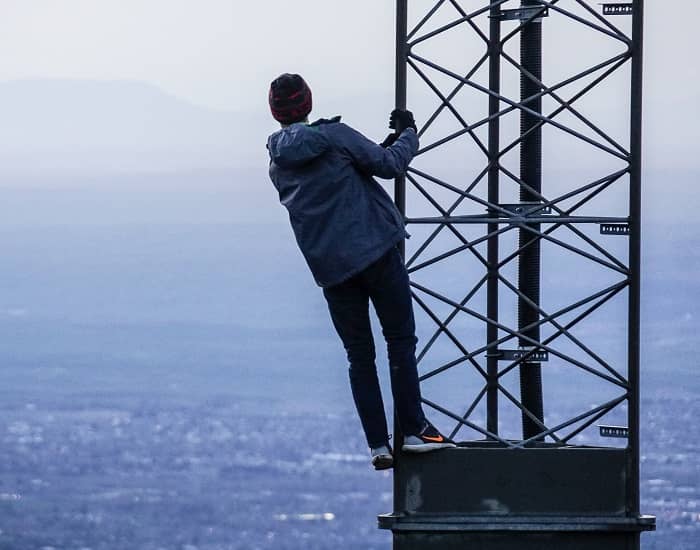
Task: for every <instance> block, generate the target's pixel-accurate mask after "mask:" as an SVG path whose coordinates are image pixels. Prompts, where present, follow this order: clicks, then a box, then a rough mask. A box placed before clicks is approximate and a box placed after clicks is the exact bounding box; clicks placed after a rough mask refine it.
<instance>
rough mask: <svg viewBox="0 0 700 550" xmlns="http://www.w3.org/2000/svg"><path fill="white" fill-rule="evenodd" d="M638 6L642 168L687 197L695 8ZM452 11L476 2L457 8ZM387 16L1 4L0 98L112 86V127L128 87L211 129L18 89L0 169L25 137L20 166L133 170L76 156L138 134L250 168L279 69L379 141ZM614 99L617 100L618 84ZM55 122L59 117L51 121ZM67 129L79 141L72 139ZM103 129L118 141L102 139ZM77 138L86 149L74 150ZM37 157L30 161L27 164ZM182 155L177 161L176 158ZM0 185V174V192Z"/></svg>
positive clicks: (175, 5)
mask: <svg viewBox="0 0 700 550" xmlns="http://www.w3.org/2000/svg"><path fill="white" fill-rule="evenodd" d="M432 3H433V2H430V1H428V0H411V1H410V2H409V6H411V9H413V10H414V11H413V13H418V11H420V10H421V9H422V10H423V11H425V10H426V9H427V7H428V6H430V5H432ZM567 3H569V2H568V1H567V2H563V4H562V5H564V4H567ZM512 4H513V6H511V7H515V6H516V3H515V2H512ZM646 4H647V6H646V19H645V21H646V43H645V111H644V128H645V138H644V144H645V148H644V160H645V169H646V170H647V173H648V174H649V175H650V176H651V177H653V178H656V179H657V180H661V179H663V180H664V181H663V185H664V186H665V187H664V188H663V189H659V191H660V194H663V193H664V192H665V191H668V190H672V191H683V190H685V189H687V188H688V185H689V183H690V182H692V181H695V180H696V179H697V175H698V161H697V152H698V151H697V149H698V146H697V138H698V124H697V122H698V120H700V116H699V114H698V106H697V105H698V100H699V99H700V75H699V74H698V64H697V63H696V62H695V61H694V60H693V61H688V58H689V56H690V52H693V51H695V50H696V49H697V48H696V44H694V42H693V36H694V26H695V22H694V20H693V18H692V17H680V16H679V14H682V13H693V11H694V9H695V5H694V4H695V3H694V2H692V1H691V0H680V1H678V2H675V3H674V7H673V9H672V10H670V9H668V7H667V5H666V3H663V2H651V1H649V2H647V3H646ZM462 5H464V6H466V7H469V6H476V5H479V6H480V5H481V3H478V2H474V1H466V0H463V1H462ZM593 5H597V4H593ZM394 9H395V2H394V1H390V0H381V1H377V0H355V1H353V2H340V1H338V0H303V1H300V2H288V1H286V0H285V1H283V0H265V1H264V2H249V1H239V0H196V1H195V0H99V1H94V0H0V52H4V53H3V55H0V101H2V97H3V96H2V88H3V85H4V84H7V83H12V82H15V81H18V80H19V81H26V80H27V79H30V81H31V80H32V79H34V80H37V79H38V81H39V82H43V80H44V79H56V80H60V81H64V80H67V79H68V80H75V81H76V82H82V81H90V82H94V81H97V82H102V83H106V84H109V85H110V86H111V85H112V84H114V86H113V88H114V90H113V93H112V96H110V95H109V94H106V95H105V96H104V97H105V98H116V100H115V101H111V99H105V100H104V101H105V102H106V104H112V105H115V107H114V112H113V113H112V115H113V119H116V120H117V122H119V121H121V120H122V119H125V118H128V116H135V115H134V113H133V112H131V113H130V112H129V111H128V109H131V108H132V107H131V105H130V104H125V105H124V106H122V107H121V108H123V110H124V112H122V111H120V110H119V109H120V107H118V106H116V104H117V103H118V102H119V101H120V99H121V97H122V96H123V95H124V94H123V88H119V87H118V86H117V84H120V83H121V84H125V83H134V82H135V83H139V84H142V85H144V86H149V87H151V88H150V89H151V90H155V89H157V90H159V91H160V92H162V93H163V94H164V96H167V97H168V98H170V99H172V100H176V101H178V102H180V103H181V104H180V105H179V107H182V109H180V111H182V110H186V109H185V107H184V106H185V104H186V108H187V109H190V110H192V109H193V108H197V109H200V111H201V113H202V116H203V117H204V118H207V117H208V120H209V119H212V120H213V122H211V121H210V122H211V124H210V125H209V126H206V125H204V126H202V127H201V128H199V127H198V128H197V130H196V131H191V129H192V126H191V124H195V123H193V122H191V119H190V118H188V116H185V115H183V116H180V114H172V115H171V114H169V113H175V111H177V110H178V109H179V107H178V106H177V105H175V104H174V103H173V105H172V106H171V107H172V109H171V110H170V111H169V110H167V109H164V110H163V112H162V113H161V115H162V116H161V118H160V119H157V118H156V119H154V120H153V121H152V123H151V129H152V127H154V126H155V127H162V129H163V132H161V133H160V134H159V133H158V132H155V133H153V134H152V133H151V132H140V131H139V129H138V128H136V129H135V128H131V127H128V126H125V127H121V126H120V127H119V128H118V130H115V129H114V128H116V126H119V124H116V123H115V122H114V120H109V119H107V120H105V121H104V123H103V122H101V121H100V122H99V124H98V125H95V124H92V123H93V122H94V121H95V120H97V117H96V116H95V114H94V112H93V111H90V110H89V109H83V108H82V105H81V102H82V103H87V102H88V101H89V99H90V98H89V97H88V98H87V99H83V98H82V97H80V95H79V94H77V95H76V97H77V99H76V103H75V104H74V105H69V106H68V107H70V108H68V107H66V105H63V104H60V103H56V105H53V104H51V101H52V98H51V97H50V91H47V92H46V94H49V95H48V96H44V97H36V98H32V97H30V94H24V95H25V96H26V99H23V97H24V96H23V95H22V94H23V92H22V93H21V94H20V99H16V98H15V100H14V102H8V104H6V105H4V106H0V110H2V108H3V107H4V108H5V109H6V110H8V111H11V112H15V113H19V115H17V116H15V117H14V118H13V119H12V120H13V121H12V123H8V122H7V121H8V120H10V118H11V117H8V116H5V113H3V118H4V121H5V124H4V126H3V128H2V131H1V132H0V133H2V132H5V134H6V136H7V138H6V139H5V140H4V141H3V136H2V135H0V160H2V162H3V163H5V160H6V157H7V156H8V154H9V153H8V154H5V153H6V152H7V151H11V150H12V147H15V146H16V143H18V142H20V141H22V140H19V139H18V138H17V133H18V132H20V133H21V132H24V134H23V135H25V136H26V135H28V136H29V138H28V142H29V147H28V149H27V150H24V151H23V152H22V154H23V156H21V157H18V158H20V160H21V162H22V166H21V168H20V169H21V170H24V167H25V166H26V167H28V168H30V167H31V168H33V167H36V166H37V165H39V164H42V162H43V164H45V165H46V166H47V167H49V168H50V169H51V170H54V169H55V167H56V166H58V165H59V164H60V163H58V162H54V163H51V162H48V160H47V159H48V155H47V153H46V150H47V149H48V148H49V147H50V146H51V147H54V148H56V147H58V145H57V143H58V142H60V141H61V140H62V139H63V140H64V143H62V144H61V145H63V149H66V147H69V148H71V152H72V153H75V154H76V155H78V156H76V157H75V160H74V162H73V163H72V164H71V162H69V160H66V159H69V157H70V155H68V156H65V151H62V152H61V154H62V155H64V158H63V159H62V160H61V163H63V164H62V166H63V165H64V164H65V165H70V166H72V167H73V169H75V167H76V166H78V165H80V166H81V169H85V170H86V169H92V168H91V167H92V166H93V165H94V166H95V169H99V168H100V167H102V168H104V166H110V167H111V166H112V165H114V164H119V165H120V166H122V167H124V168H125V169H127V168H130V167H132V164H133V166H134V167H138V166H137V165H138V163H140V162H141V161H142V160H143V158H145V157H146V156H147V155H148V154H149V151H150V149H149V143H148V142H144V143H141V144H137V145H138V146H140V147H141V149H143V151H140V152H139V153H140V155H139V157H138V161H134V162H133V163H130V161H124V159H123V158H119V159H118V161H115V160H114V159H112V161H111V162H107V161H106V162H103V163H102V164H100V162H101V161H100V162H98V160H99V158H100V156H99V155H98V154H94V155H93V154H90V155H88V154H83V153H80V151H81V150H83V149H84V150H91V149H90V147H96V145H94V144H95V143H103V144H104V147H103V149H105V150H106V151H107V152H106V153H105V152H104V151H101V152H100V154H101V155H105V154H106V155H111V152H112V151H119V150H120V147H121V145H119V144H120V143H122V142H124V141H125V140H128V139H129V136H133V135H136V134H139V135H140V137H141V138H142V139H143V140H148V139H153V140H155V141H158V140H160V141H159V143H160V142H162V147H163V148H165V149H168V148H170V147H172V139H171V138H172V136H173V135H175V134H178V135H183V136H188V139H190V141H196V142H197V143H198V144H200V145H201V147H194V146H192V144H191V143H190V144H189V145H187V144H185V145H182V147H183V148H184V147H186V146H188V147H190V148H191V149H192V150H193V151H192V155H191V156H193V157H197V158H198V159H199V165H198V166H197V169H202V168H205V167H206V166H207V165H212V166H214V165H216V164H217V163H219V164H221V165H222V166H224V165H225V166H227V167H228V168H230V169H232V170H234V169H237V168H241V170H242V169H243V168H245V170H248V171H250V170H252V169H253V168H254V167H256V166H264V165H265V164H266V161H267V159H266V154H265V150H264V140H265V138H266V136H267V134H269V133H270V132H272V131H274V130H275V129H276V125H275V124H274V121H272V120H271V118H270V117H269V113H268V107H267V90H268V87H269V83H270V81H271V80H272V79H273V78H274V77H275V76H277V75H278V74H279V73H281V72H285V71H291V72H299V73H301V74H303V75H304V76H305V77H306V79H307V80H308V81H309V83H310V84H311V87H312V89H313V91H314V106H315V109H314V113H313V116H318V117H320V116H332V115H335V114H343V116H344V119H345V120H346V121H348V122H349V123H350V124H352V125H354V126H356V127H357V128H358V129H360V130H361V131H363V132H365V133H366V134H367V135H369V136H371V137H374V138H375V139H377V140H379V139H381V138H382V137H383V136H384V134H385V133H386V132H387V129H386V124H387V118H388V112H389V111H390V110H391V108H392V107H393V86H394V17H395V16H394ZM448 9H449V7H448ZM450 16H451V17H454V13H453V14H450ZM550 19H551V20H552V21H554V18H550ZM623 19H625V18H617V19H614V20H613V21H614V22H616V23H617V22H622V20H623ZM627 19H628V18H627ZM547 24H548V22H545V25H547ZM547 32H551V36H552V37H553V38H552V39H551V40H550V43H549V44H547V43H545V48H547V51H548V52H554V53H556V52H557V49H558V45H557V44H552V42H556V41H557V40H560V39H563V38H564V37H563V36H561V34H562V31H561V30H559V31H557V30H556V29H555V28H554V27H552V25H551V23H550V31H547ZM557 32H559V34H557ZM595 47H596V46H595V45H591V44H588V43H585V42H583V43H581V44H574V47H573V49H572V50H571V51H572V52H573V53H572V57H571V63H572V66H576V63H577V62H579V61H582V60H584V59H586V58H587V56H590V55H592V52H593V53H595V51H594V50H595ZM437 48H438V50H437V51H436V53H437V54H442V55H444V56H445V58H447V59H451V60H452V62H453V63H457V64H459V63H461V62H462V59H463V57H464V56H465V55H466V54H465V53H464V52H463V51H461V50H460V49H459V48H458V47H457V48H456V47H454V46H451V45H445V46H444V47H443V50H442V51H440V49H439V48H440V46H437ZM558 63H559V65H558V70H561V71H563V72H565V70H566V64H567V63H568V60H559V62H558ZM562 67H563V68H562ZM563 72H562V74H563ZM41 86H42V87H43V89H45V90H50V88H49V87H46V86H44V85H43V84H41ZM621 92H622V94H623V95H624V94H625V93H626V90H625V88H624V87H623V88H622V89H621ZM149 93H150V92H149ZM146 95H147V94H146ZM426 97H427V96H425V95H421V94H418V93H413V92H412V90H411V89H409V107H411V108H413V109H414V110H415V111H416V113H417V114H419V115H420V116H422V117H425V116H427V113H429V112H430V108H431V107H433V106H434V101H435V98H434V97H433V98H430V99H429V100H428V99H425V98H426ZM607 101H608V102H607V103H606V104H604V105H603V104H601V105H603V106H604V107H605V108H606V109H608V111H606V113H608V114H610V116H611V118H613V117H619V113H620V112H622V109H620V110H618V112H617V113H616V112H615V105H614V103H613V102H611V101H609V99H608V100H607ZM164 103H165V102H164ZM42 106H43V109H44V110H43V111H42ZM70 109H74V110H75V113H74V112H73V111H71V110H70ZM46 111H49V113H48V114H47V113H46ZM178 112H179V111H178ZM25 113H26V114H25ZM217 113H218V114H217ZM205 115H206V116H205ZM54 116H64V118H63V119H61V120H59V121H55V120H53V117H54ZM136 116H138V113H137V114H136ZM193 116H194V115H193ZM420 116H417V118H418V119H419V122H420ZM32 117H33V118H35V119H37V120H35V121H34V123H36V124H35V126H32V125H31V124H27V120H28V119H29V118H32ZM66 117H67V118H68V120H65V119H66ZM178 117H179V118H178ZM175 118H178V124H179V126H178V125H174V126H173V127H172V128H171V127H169V124H167V123H164V122H163V121H168V120H173V119H175ZM200 118H202V117H200ZM49 119H50V120H51V122H52V126H53V127H54V128H59V129H60V131H61V132H63V131H64V127H65V133H64V134H59V135H54V134H51V132H45V131H44V129H43V128H42V124H45V125H47V122H46V121H47V120H49ZM180 119H182V120H180ZM214 119H218V120H214ZM197 124H199V123H197ZM229 128H230V134H231V137H230V141H226V139H225V138H223V137H222V139H221V140H220V141H221V143H220V147H219V149H218V151H219V157H220V158H219V159H218V160H217V159H210V156H211V155H209V154H208V153H207V154H204V153H203V151H202V147H204V145H206V146H208V142H207V137H206V136H212V135H214V136H225V135H226V134H227V132H228V129H229ZM13 132H14V133H13ZM71 132H73V134H77V136H78V137H77V138H75V139H74V137H70V136H72V134H71ZM100 133H102V134H104V135H98V134H100ZM109 133H114V134H115V136H117V137H115V138H114V139H112V141H110V139H111V138H112V137H113V136H110V139H102V138H103V137H105V136H106V134H109ZM141 134H143V135H141ZM33 136H36V138H34V137H33ZM46 136H49V137H46ZM62 136H63V137H62ZM119 136H123V139H122V142H119V143H113V142H114V140H117V141H118V139H117V138H118V137H119ZM49 138H50V139H51V140H53V141H51V143H49V144H48V145H47V144H46V143H43V142H42V139H44V140H47V139H49ZM81 139H82V140H83V141H84V142H85V143H80V140H81ZM217 139H218V138H217ZM25 141H27V140H25ZM136 141H137V140H136ZM185 141H186V140H185ZM202 144H204V145H202ZM180 145H181V144H178V146H180ZM33 146H35V148H36V151H34V150H33V149H32V147H33ZM144 151H145V153H144ZM229 151H231V153H229ZM76 152H77V153H76ZM141 153H143V154H141ZM157 153H158V152H157V151H156V152H154V154H153V158H154V159H157V160H154V161H153V162H152V163H151V164H153V166H148V167H147V168H148V170H150V171H153V170H154V166H155V167H156V168H158V167H159V166H161V164H159V163H161V160H162V159H161V157H162V155H161V156H158V154H157ZM81 154H82V156H80V155H81ZM39 155H41V157H40V158H41V160H42V162H32V159H33V158H35V157H37V158H39ZM185 157H186V155H181V159H184V158H185ZM224 157H225V158H224ZM133 158H135V157H133ZM96 159H98V160H96ZM222 159H223V160H222ZM171 162H172V164H171V165H168V166H164V169H165V170H166V171H167V170H171V171H175V170H178V169H181V168H182V166H181V164H182V163H180V164H178V163H177V162H174V161H172V159H171ZM183 162H184V161H183ZM29 171H31V170H29ZM15 172H17V170H15ZM7 181H8V180H7V178H4V179H3V181H2V182H0V185H2V184H3V183H6V182H7ZM12 181H15V180H12ZM692 194H693V196H694V195H695V193H694V192H693V193H692ZM694 200H695V199H694ZM686 202H687V201H686Z"/></svg>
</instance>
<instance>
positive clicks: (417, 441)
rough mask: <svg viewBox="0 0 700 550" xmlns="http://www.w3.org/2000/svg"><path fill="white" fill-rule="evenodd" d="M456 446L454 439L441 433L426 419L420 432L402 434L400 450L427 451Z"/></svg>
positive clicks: (410, 451) (411, 451)
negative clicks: (416, 433)
mask: <svg viewBox="0 0 700 550" xmlns="http://www.w3.org/2000/svg"><path fill="white" fill-rule="evenodd" d="M456 446H457V445H455V443H454V441H452V440H451V439H448V438H447V437H445V436H444V435H442V434H441V433H440V432H439V431H438V430H437V428H436V427H435V426H433V425H432V424H431V423H430V422H428V421H426V424H425V427H424V428H423V431H421V433H419V434H418V435H407V436H404V438H403V445H402V446H401V450H402V451H406V452H408V453H427V452H428V451H435V450H437V449H447V448H450V447H456Z"/></svg>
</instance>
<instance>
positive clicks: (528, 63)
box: [518, 0, 544, 439]
mask: <svg viewBox="0 0 700 550" xmlns="http://www.w3.org/2000/svg"><path fill="white" fill-rule="evenodd" d="M538 4H539V3H538V2H536V1H535V0H525V1H524V2H523V6H525V7H527V6H537V5H538ZM520 64H521V65H522V67H523V70H524V71H527V72H528V73H530V74H531V75H532V77H534V78H536V79H537V80H538V81H539V82H541V81H542V22H541V19H540V18H535V19H534V20H532V21H529V22H527V23H525V25H524V27H523V29H522V31H521V38H520ZM532 77H531V76H530V75H528V74H525V73H521V75H520V100H521V102H522V104H523V105H524V106H526V107H528V108H529V109H530V110H532V111H535V112H536V113H538V114H541V113H542V98H541V97H539V96H538V97H537V98H535V99H530V100H527V98H529V97H532V96H535V95H537V94H538V93H539V92H540V90H541V88H540V85H539V83H538V82H533V78H532ZM538 122H539V119H538V117H537V116H535V115H534V114H531V113H527V112H525V111H521V114H520V134H521V135H523V136H525V137H524V139H523V140H522V142H521V144H520V179H521V180H522V182H524V183H525V184H526V185H527V186H528V187H530V188H531V189H527V188H526V187H522V186H521V189H520V201H521V202H539V201H540V196H539V195H540V194H541V192H542V131H541V127H539V126H537V124H538ZM536 126H537V128H535V127H536ZM533 128H535V129H533ZM529 226H530V229H531V230H530V231H528V229H525V228H523V229H520V234H519V246H520V248H521V252H520V257H519V263H518V289H519V291H520V292H521V293H522V294H523V296H525V297H527V299H529V300H530V302H532V303H529V302H528V301H527V300H525V298H524V297H520V298H519V299H518V330H520V331H521V332H522V334H523V336H525V337H526V338H528V339H529V340H528V339H523V338H521V339H520V346H521V347H531V346H532V341H533V340H534V341H537V342H539V341H540V328H539V325H537V326H532V327H531V328H529V329H527V330H523V327H527V326H528V325H533V324H536V323H537V321H538V320H539V312H538V311H537V309H536V307H535V306H533V305H532V304H536V305H539V304H540V241H539V239H536V238H534V233H533V231H538V232H539V231H540V224H539V223H531V224H529ZM520 395H521V402H522V404H523V406H524V407H525V408H526V409H527V410H528V411H530V412H531V413H532V414H533V415H534V416H535V417H536V418H537V419H539V420H540V422H542V421H543V420H544V411H543V404H542V365H541V363H538V362H534V361H524V362H523V363H522V364H521V365H520ZM522 423H523V439H529V438H531V437H533V436H535V435H537V434H538V433H540V432H541V431H542V430H541V429H540V427H539V426H538V425H537V423H536V422H535V421H534V420H533V419H532V418H530V417H528V416H527V415H525V414H524V413H523V415H522Z"/></svg>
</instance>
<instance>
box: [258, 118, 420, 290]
mask: <svg viewBox="0 0 700 550" xmlns="http://www.w3.org/2000/svg"><path fill="white" fill-rule="evenodd" d="M417 148H418V139H417V137H416V134H415V132H413V131H412V130H407V131H404V132H403V133H402V134H401V136H400V137H399V138H398V139H397V140H396V142H395V143H394V144H393V145H392V146H391V147H388V148H386V149H385V148H383V147H380V146H379V145H377V144H375V143H374V142H372V141H370V140H368V139H367V138H365V137H364V136H363V135H362V134H360V133H359V132H357V131H355V130H353V129H352V128H350V127H349V126H347V125H345V124H343V123H341V122H340V117H336V118H334V119H330V120H324V119H322V120H319V121H317V122H314V123H313V124H304V123H297V124H291V125H289V126H286V127H285V128H283V129H282V130H280V131H278V132H276V133H275V134H273V135H272V136H270V138H269V140H268V150H269V152H270V178H271V179H272V181H273V183H274V185H275V187H276V188H277V191H278V192H279V196H280V202H281V203H282V204H283V205H284V206H285V207H286V208H287V210H288V212H289V218H290V221H291V223H292V227H293V229H294V234H295V236H296V239H297V243H298V244H299V248H300V249H301V251H302V253H303V254H304V257H305V258H306V261H307V263H308V264H309V267H310V269H311V271H312V273H313V275H314V277H315V279H316V282H317V283H318V284H319V285H320V286H322V287H328V286H332V285H335V284H338V283H340V282H342V281H343V280H346V279H348V278H349V277H351V276H353V275H355V274H356V273H358V272H360V271H361V270H363V269H364V268H365V267H367V266H368V265H369V264H371V263H372V262H374V261H375V260H377V259H378V258H380V257H381V256H382V255H383V254H384V253H386V251H387V250H389V249H390V248H391V247H392V246H394V245H395V244H396V243H397V242H399V241H400V240H401V239H403V238H405V236H406V232H405V229H404V223H403V218H402V216H401V214H400V213H399V212H398V210H397V209H396V207H395V206H394V203H393V201H392V200H391V198H390V197H389V195H388V194H387V193H386V191H384V189H383V188H382V187H381V185H379V184H378V183H377V182H376V181H375V180H374V179H373V177H372V176H378V177H384V178H391V177H395V176H396V175H398V174H400V173H403V172H404V171H405V170H406V168H407V167H408V164H409V162H410V161H411V159H412V158H413V156H414V155H415V153H416V150H417Z"/></svg>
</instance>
